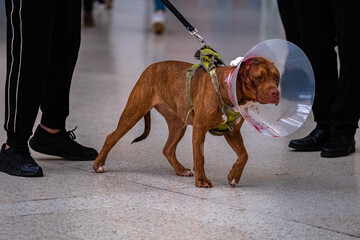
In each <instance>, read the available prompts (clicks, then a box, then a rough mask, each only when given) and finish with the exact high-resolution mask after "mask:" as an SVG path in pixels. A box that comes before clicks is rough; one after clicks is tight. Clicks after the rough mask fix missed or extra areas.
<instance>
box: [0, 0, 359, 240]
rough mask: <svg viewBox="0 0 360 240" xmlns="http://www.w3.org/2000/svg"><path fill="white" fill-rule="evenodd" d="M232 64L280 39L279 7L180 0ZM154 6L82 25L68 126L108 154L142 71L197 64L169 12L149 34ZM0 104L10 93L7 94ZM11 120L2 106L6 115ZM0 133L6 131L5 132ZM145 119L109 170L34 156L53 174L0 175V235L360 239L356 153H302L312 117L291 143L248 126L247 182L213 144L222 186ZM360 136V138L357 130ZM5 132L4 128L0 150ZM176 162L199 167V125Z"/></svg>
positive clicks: (216, 141) (129, 2)
mask: <svg viewBox="0 0 360 240" xmlns="http://www.w3.org/2000/svg"><path fill="white" fill-rule="evenodd" d="M0 2H1V7H0V76H1V77H0V85H2V86H3V84H4V82H5V16H4V0H0ZM173 2H174V4H175V5H176V6H177V7H178V9H179V10H180V11H181V12H182V13H183V15H185V16H186V17H187V18H188V20H189V21H190V22H191V23H193V25H194V26H196V27H197V28H198V29H199V31H200V34H201V35H202V36H203V37H205V39H206V41H207V42H208V43H209V44H211V45H212V47H214V48H215V49H216V50H218V51H219V52H220V53H221V55H222V57H223V59H225V61H226V62H229V61H230V60H232V59H234V58H235V57H237V56H239V55H243V54H244V53H245V52H246V51H247V50H249V49H250V48H251V47H252V46H253V45H255V44H256V43H258V42H259V41H261V40H264V39H269V38H284V34H283V30H282V26H281V23H280V20H279V17H278V13H277V8H276V5H275V2H276V1H273V0H269V1H267V0H262V1H260V0H252V1H251V0H232V1H231V0H212V1H208V0H198V1H194V0H173ZM151 9H152V2H151V1H150V0H121V1H120V0H117V1H115V5H114V9H112V10H111V11H107V10H105V9H102V8H101V7H96V9H95V20H96V23H97V26H96V27H95V28H93V29H83V41H82V46H81V52H80V57H79V61H78V65H77V68H76V71H75V75H74V80H73V85H72V91H71V100H72V101H71V114H70V117H69V119H68V122H67V125H68V129H72V128H74V127H75V126H78V129H77V130H76V134H77V139H78V141H79V142H81V143H83V144H86V145H90V146H93V147H95V148H96V149H98V150H100V149H101V147H102V144H103V142H104V140H105V137H106V135H107V134H108V133H110V132H111V131H112V130H114V128H115V126H116V124H117V121H118V118H119V115H120V114H121V112H122V110H123V108H124V106H125V103H126V100H127V97H128V95H129V93H130V91H131V89H132V87H133V86H134V84H135V82H136V81H137V79H138V77H139V76H140V74H141V72H142V71H143V70H144V69H145V68H146V67H147V66H148V65H150V64H151V63H153V62H157V61H161V60H169V59H175V60H183V61H190V62H194V63H195V62H196V60H194V59H193V54H194V52H195V51H196V50H197V48H198V47H199V46H200V45H199V44H198V43H197V41H196V40H195V38H193V37H191V36H190V35H189V34H188V33H187V31H186V30H185V29H184V28H183V26H182V25H181V24H180V23H179V22H178V21H177V20H176V19H175V18H174V17H173V16H172V15H171V14H168V23H167V29H166V31H165V33H164V34H163V35H160V36H156V35H154V34H153V33H152V32H150V31H149V22H150V18H151ZM0 95H1V97H0V106H4V97H3V96H4V89H3V87H2V88H0ZM1 118H4V109H3V107H2V108H1V110H0V119H1ZM1 125H2V124H1ZM143 127H144V126H143V122H142V121H141V122H139V123H138V124H137V125H136V126H135V127H134V128H133V129H132V130H131V131H130V132H129V133H128V134H127V135H125V137H124V138H123V139H121V141H119V143H118V144H117V145H116V146H115V148H114V149H113V150H112V151H111V152H110V154H109V157H108V160H107V165H106V167H107V168H106V169H107V172H106V173H104V174H95V173H94V172H93V170H92V162H72V161H66V160H62V159H58V158H54V157H49V156H46V155H41V154H37V153H33V156H34V158H35V159H36V160H37V162H38V163H39V164H40V165H41V166H42V168H43V170H44V172H45V176H44V177H43V178H37V179H26V178H18V177H12V176H9V175H6V174H4V173H0V239H2V240H3V239H4V240H5V239H11V240H14V239H356V238H360V147H359V144H358V145H357V148H356V153H355V154H352V155H351V156H349V157H343V158H337V159H326V158H321V157H320V156H319V152H310V153H297V152H292V151H290V150H289V148H288V147H287V144H288V142H289V140H290V139H292V138H296V137H302V136H304V135H306V134H307V133H308V132H309V131H310V130H311V129H312V128H313V127H314V123H313V121H312V119H308V121H307V122H306V123H305V125H304V126H303V127H302V128H301V129H300V130H299V131H298V132H296V133H294V134H292V135H291V136H289V137H285V138H270V137H266V136H262V135H260V134H259V133H257V132H256V131H254V130H253V129H251V128H250V127H249V125H247V124H244V126H243V129H242V132H243V137H244V141H245V144H246V147H247V151H248V153H249V161H248V164H247V166H246V168H245V171H244V174H243V176H242V179H241V181H240V183H239V185H238V186H237V187H236V188H231V187H230V186H229V185H228V183H227V173H228V171H229V170H230V169H231V166H232V164H233V162H234V161H235V158H236V157H235V154H234V153H233V152H232V150H231V149H230V147H228V145H227V144H226V141H225V140H224V139H223V138H221V137H213V136H210V135H209V136H208V137H207V140H206V144H205V158H206V164H205V167H206V171H207V176H208V177H209V178H210V179H211V180H212V182H213V184H214V188H212V189H199V188H196V187H195V186H194V178H183V177H178V176H176V175H175V173H174V172H173V170H172V168H171V166H170V165H169V163H168V162H167V160H166V159H165V157H164V156H163V155H162V147H163V145H164V144H165V141H166V139H167V132H168V130H167V126H166V122H165V120H164V119H163V118H162V117H161V116H160V115H159V114H158V113H157V112H155V111H153V112H152V131H151V133H150V136H149V137H148V138H147V139H146V140H145V141H143V142H140V143H136V144H132V145H130V143H131V141H132V140H133V139H134V138H135V137H137V136H139V135H140V134H141V133H142V131H143ZM356 139H357V141H358V142H360V134H359V132H358V133H357V135H356ZM4 141H5V132H4V130H3V129H2V128H1V130H0V142H4ZM177 154H178V158H179V159H180V161H181V162H182V163H183V164H184V165H185V166H187V167H189V168H192V147H191V127H189V129H188V131H187V133H186V134H185V137H184V139H183V140H182V142H181V143H180V145H179V147H178V151H177Z"/></svg>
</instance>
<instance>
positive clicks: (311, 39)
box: [289, 0, 360, 157]
mask: <svg viewBox="0 0 360 240" xmlns="http://www.w3.org/2000/svg"><path fill="white" fill-rule="evenodd" d="M295 3H296V11H297V17H298V23H299V29H300V38H301V47H302V49H303V50H304V52H305V53H306V55H307V56H308V57H309V60H310V62H311V64H312V66H313V69H314V74H315V87H316V91H315V99H314V104H313V113H314V119H315V122H316V123H317V127H316V129H315V130H314V131H313V132H312V133H310V134H309V135H308V136H307V137H305V138H303V139H298V140H293V141H291V142H290V145H289V146H290V147H293V148H295V149H297V150H321V156H323V157H339V156H346V155H349V154H350V153H352V152H353V151H355V141H354V134H355V131H356V130H355V129H356V128H357V125H358V121H359V94H356V89H359V81H358V80H357V78H358V77H357V76H356V73H355V69H356V66H359V60H358V59H357V58H356V57H355V56H357V55H358V54H359V44H360V42H359V41H358V40H357V39H356V38H354V35H353V27H354V26H358V25H359V20H358V19H357V18H356V13H355V12H354V11H355V10H354V9H356V8H358V7H359V6H358V5H359V2H358V1H356V0H351V1H341V0H333V1H328V0H296V1H295ZM336 45H337V46H338V49H339V57H340V77H339V76H338V70H337V65H338V64H337V54H336V51H335V46H336Z"/></svg>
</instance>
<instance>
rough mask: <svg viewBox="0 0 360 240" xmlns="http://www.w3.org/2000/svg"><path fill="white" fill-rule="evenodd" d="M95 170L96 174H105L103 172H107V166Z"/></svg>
mask: <svg viewBox="0 0 360 240" xmlns="http://www.w3.org/2000/svg"><path fill="white" fill-rule="evenodd" d="M93 168H94V170H95V172H96V173H103V172H105V166H98V167H95V166H94V167H93Z"/></svg>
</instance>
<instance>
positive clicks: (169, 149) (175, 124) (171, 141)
mask: <svg viewBox="0 0 360 240" xmlns="http://www.w3.org/2000/svg"><path fill="white" fill-rule="evenodd" d="M155 109H156V110H157V111H158V112H159V113H160V114H161V115H162V116H163V117H164V118H165V120H166V122H167V124H168V127H169V137H168V139H167V142H166V144H165V146H164V149H163V153H164V155H165V157H166V158H167V160H168V161H169V163H170V164H171V166H172V167H173V168H174V170H175V173H176V174H177V175H179V176H186V177H190V176H194V174H193V173H192V172H191V170H190V169H188V168H185V167H184V166H183V165H181V163H179V161H178V160H177V158H176V147H177V145H178V143H179V142H180V140H181V139H182V137H183V136H184V134H185V131H186V128H183V126H184V123H183V122H182V121H181V120H180V119H179V118H178V117H177V116H176V115H175V114H174V113H173V112H171V111H170V110H169V109H167V107H165V106H163V105H157V106H155Z"/></svg>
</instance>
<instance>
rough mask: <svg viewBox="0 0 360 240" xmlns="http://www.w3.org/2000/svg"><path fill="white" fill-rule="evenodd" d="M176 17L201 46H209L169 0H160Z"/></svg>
mask: <svg viewBox="0 0 360 240" xmlns="http://www.w3.org/2000/svg"><path fill="white" fill-rule="evenodd" d="M160 1H161V2H162V3H163V4H164V5H165V6H166V7H167V8H168V9H169V10H170V11H171V12H172V13H173V14H174V15H175V17H177V19H179V21H180V22H181V23H182V24H183V25H184V26H185V28H186V29H187V30H188V31H189V33H190V34H191V35H193V36H195V37H196V38H197V39H198V41H199V42H200V44H201V45H203V46H208V44H207V43H206V42H205V40H204V38H203V37H201V36H200V34H199V33H198V30H197V29H196V28H194V27H193V26H192V25H191V24H190V23H189V22H188V21H187V20H186V19H185V18H184V16H183V15H182V14H181V13H180V12H179V11H178V10H177V9H176V8H175V7H174V5H172V4H171V2H169V0H160Z"/></svg>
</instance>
